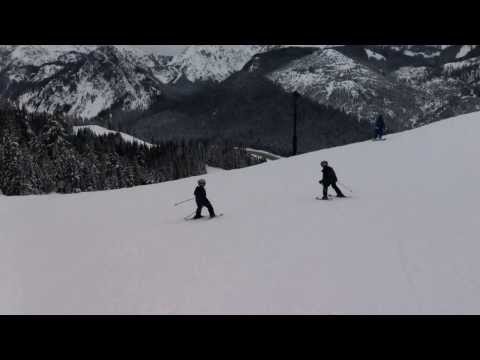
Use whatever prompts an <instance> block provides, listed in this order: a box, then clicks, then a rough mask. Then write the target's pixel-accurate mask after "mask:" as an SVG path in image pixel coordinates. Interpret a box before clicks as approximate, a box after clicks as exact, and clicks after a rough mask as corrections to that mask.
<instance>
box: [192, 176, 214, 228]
mask: <svg viewBox="0 0 480 360" xmlns="http://www.w3.org/2000/svg"><path fill="white" fill-rule="evenodd" d="M206 183H207V182H206V181H205V180H204V179H200V180H198V186H197V188H196V189H195V192H194V193H193V194H194V195H195V201H196V202H197V212H196V214H195V217H194V219H200V218H201V217H202V209H203V207H204V206H205V207H206V208H207V209H208V212H209V214H210V217H211V218H214V217H215V216H216V215H215V211H214V210H213V206H212V204H211V203H210V201H209V200H208V199H207V192H206V191H205V185H206Z"/></svg>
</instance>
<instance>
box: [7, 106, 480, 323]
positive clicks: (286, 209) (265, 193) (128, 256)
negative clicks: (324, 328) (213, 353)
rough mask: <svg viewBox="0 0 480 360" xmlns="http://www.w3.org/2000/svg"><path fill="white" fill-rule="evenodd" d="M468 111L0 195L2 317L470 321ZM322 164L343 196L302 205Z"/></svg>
mask: <svg viewBox="0 0 480 360" xmlns="http://www.w3.org/2000/svg"><path fill="white" fill-rule="evenodd" d="M479 134H480V113H475V114H469V115H463V116H459V117H457V118H452V119H449V120H445V121H442V122H438V123H435V124H432V125H429V126H425V127H422V128H419V129H415V130H411V131H408V132H404V133H399V134H396V135H392V136H390V137H389V138H388V140H387V141H385V142H380V143H379V142H364V143H359V144H353V145H349V146H344V147H338V148H331V149H327V150H322V151H319V152H315V153H310V154H306V155H302V156H298V157H295V158H288V159H280V160H277V161H272V162H268V163H266V164H263V165H259V166H256V167H251V168H246V169H241V170H234V171H228V172H218V173H213V174H209V175H207V181H208V184H207V190H208V194H209V196H210V198H211V200H212V201H213V203H214V205H215V206H216V208H217V209H218V211H219V212H220V211H221V212H225V216H224V217H222V218H218V219H215V220H212V221H209V220H201V221H198V222H193V221H192V222H185V221H184V220H183V216H185V215H187V214H188V213H189V212H191V211H193V204H192V203H189V204H186V205H183V206H178V207H173V206H172V205H173V204H174V203H175V202H177V201H180V200H182V199H185V198H188V197H190V196H191V193H192V191H193V188H194V185H195V183H196V178H190V179H184V180H180V181H175V182H168V183H163V184H159V185H152V186H145V187H139V188H134V189H124V190H119V191H109V192H98V193H82V194H76V195H64V196H61V195H49V196H30V197H12V198H11V197H2V198H1V199H0V239H1V241H0V313H17V314H18V313H21V314H25V313H26V314H32V313H33V314H52V313H55V314H71V313H75V314H98V313H108V314H132V313H133V314H149V313H154V314H193V313H209V314H219V313H220V314H225V313H235V314H237V313H241V314H284V313H287V314H311V313H314V314H352V313H353V314H385V313H389V314H392V313H393V314H419V313H420V314H431V313H436V314H437V313H441V314H473V313H474V314H478V313H480V280H479V278H480V262H479V261H478V254H479V252H480V243H479V241H478V238H479V237H478V233H479V230H478V229H479V228H478V224H479V222H480V215H479V213H478V204H479V203H480V192H479V191H478V181H479V179H480V168H479V167H478V166H472V164H476V162H477V159H478V154H479V152H480V144H479V142H478V136H479ZM323 159H328V160H330V162H331V163H332V164H333V166H334V167H335V168H336V170H337V174H338V175H339V177H340V180H341V181H343V182H345V183H346V184H348V185H349V186H350V187H351V188H352V189H353V190H354V197H353V198H351V199H338V200H334V201H330V202H322V201H316V200H314V196H315V195H317V194H318V193H319V192H320V188H319V185H318V184H317V179H318V178H319V176H320V169H319V163H320V161H321V160H323Z"/></svg>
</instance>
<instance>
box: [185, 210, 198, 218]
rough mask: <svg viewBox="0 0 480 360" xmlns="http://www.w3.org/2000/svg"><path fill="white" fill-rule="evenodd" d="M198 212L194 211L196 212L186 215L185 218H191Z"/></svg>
mask: <svg viewBox="0 0 480 360" xmlns="http://www.w3.org/2000/svg"><path fill="white" fill-rule="evenodd" d="M196 212H197V211H194V212H192V213H190V214H189V215H187V216H185V217H184V219H185V220H187V219H190V218H191V217H192V216H193V214H195V213H196Z"/></svg>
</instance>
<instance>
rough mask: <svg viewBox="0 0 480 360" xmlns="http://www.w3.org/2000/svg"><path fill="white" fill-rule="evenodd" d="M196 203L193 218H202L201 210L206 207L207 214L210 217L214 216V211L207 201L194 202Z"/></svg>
mask: <svg viewBox="0 0 480 360" xmlns="http://www.w3.org/2000/svg"><path fill="white" fill-rule="evenodd" d="M196 202H197V212H196V214H195V217H197V218H198V217H200V216H202V209H203V208H204V207H206V208H207V209H208V213H209V214H210V216H215V211H214V210H213V206H212V204H211V203H210V201H208V199H205V200H196Z"/></svg>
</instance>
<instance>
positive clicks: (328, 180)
mask: <svg viewBox="0 0 480 360" xmlns="http://www.w3.org/2000/svg"><path fill="white" fill-rule="evenodd" d="M320 165H321V166H322V173H323V179H322V180H320V181H319V183H320V184H322V185H323V197H322V200H328V187H329V186H332V188H333V190H335V192H336V193H337V197H340V198H344V197H345V195H343V193H342V190H340V189H339V188H338V186H337V181H338V179H337V175H336V174H335V170H333V168H332V167H331V166H328V162H327V161H322V162H321V164H320Z"/></svg>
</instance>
